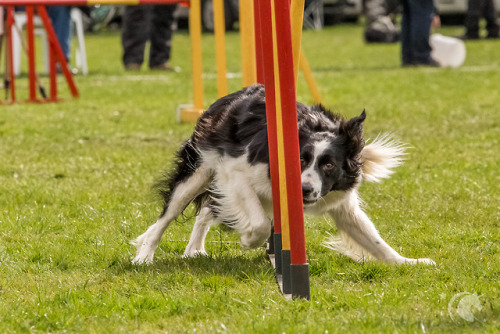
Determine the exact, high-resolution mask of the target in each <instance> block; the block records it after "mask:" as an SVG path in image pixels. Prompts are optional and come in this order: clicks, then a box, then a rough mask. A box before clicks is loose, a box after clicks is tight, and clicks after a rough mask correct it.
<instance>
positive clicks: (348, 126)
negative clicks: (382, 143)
mask: <svg viewBox="0 0 500 334" xmlns="http://www.w3.org/2000/svg"><path fill="white" fill-rule="evenodd" d="M365 119H366V112H365V111H364V110H363V112H362V113H361V115H359V116H356V117H354V118H351V119H350V120H348V121H347V122H342V123H341V124H340V127H339V135H341V136H344V137H345V139H346V143H347V149H348V155H349V156H351V157H352V158H354V157H355V156H357V155H358V154H359V153H360V152H361V150H362V149H363V147H364V146H365V142H364V140H363V122H364V121H365Z"/></svg>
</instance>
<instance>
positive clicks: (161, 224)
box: [133, 85, 434, 264]
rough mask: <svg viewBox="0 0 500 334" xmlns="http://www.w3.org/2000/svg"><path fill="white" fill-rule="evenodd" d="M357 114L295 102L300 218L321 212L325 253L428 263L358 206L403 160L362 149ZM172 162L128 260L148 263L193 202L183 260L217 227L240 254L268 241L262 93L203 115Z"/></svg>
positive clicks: (220, 103) (385, 142) (390, 147)
mask: <svg viewBox="0 0 500 334" xmlns="http://www.w3.org/2000/svg"><path fill="white" fill-rule="evenodd" d="M365 116H366V115H365V112H364V111H363V113H362V114H361V115H360V116H358V117H354V118H352V119H350V120H345V119H344V118H343V117H342V116H340V115H335V114H332V113H330V112H329V111H327V110H325V109H324V108H323V107H322V106H312V107H308V106H305V105H303V104H301V103H297V117H298V126H299V143H300V156H301V165H302V166H301V168H302V192H303V202H304V211H305V213H306V214H313V215H323V214H325V213H328V214H329V215H330V216H331V217H332V218H333V220H334V221H335V223H336V225H337V228H338V231H339V237H338V238H332V239H331V240H330V241H328V242H327V246H328V247H330V248H332V249H335V250H337V251H339V252H341V253H343V254H345V255H347V256H349V257H351V258H353V259H355V260H361V259H366V258H370V257H374V258H376V259H379V260H381V261H384V262H389V263H411V264H415V263H424V264H434V261H432V260H430V259H425V258H422V259H409V258H405V257H403V256H401V255H399V254H398V252H396V251H395V250H394V249H392V248H391V247H390V246H389V245H388V244H387V243H386V242H385V241H384V240H382V238H381V237H380V236H379V234H378V232H377V230H376V229H375V226H374V225H373V223H372V222H371V221H370V219H369V218H368V216H367V215H366V214H365V213H364V212H363V210H362V209H361V207H360V200H359V198H358V192H357V189H358V187H359V185H360V183H361V181H362V180H366V181H375V182H378V181H380V179H382V178H386V177H388V176H389V175H390V174H391V173H392V169H393V168H394V167H396V166H398V165H399V164H400V163H401V160H402V159H401V157H402V155H403V154H404V147H402V146H401V145H400V144H398V143H396V142H394V141H392V140H389V139H387V138H386V137H378V138H377V139H375V140H374V141H373V142H371V143H370V144H368V145H366V146H365V143H364V140H363V136H362V124H363V121H364V120H365ZM177 158H178V159H177V166H176V168H174V170H173V171H172V172H171V173H170V175H169V176H167V177H166V178H165V180H164V181H162V182H161V183H160V188H161V193H162V195H163V198H164V208H163V212H162V214H161V215H160V218H159V219H158V221H157V222H156V223H155V224H153V225H152V226H150V227H149V228H148V230H147V231H146V232H145V233H144V234H142V235H141V236H139V237H138V238H137V239H136V240H135V241H134V244H135V245H136V247H137V254H136V256H135V258H134V259H133V262H134V263H136V264H139V263H152V261H153V255H154V252H155V249H156V247H157V246H158V243H159V242H160V239H161V236H162V234H163V232H164V231H165V229H166V228H167V227H168V226H169V224H170V222H172V221H173V220H174V219H176V218H177V216H179V215H180V214H181V213H182V211H183V210H184V209H185V208H186V206H187V205H188V204H189V203H191V202H194V203H195V204H196V206H197V209H198V210H199V214H198V216H197V218H196V222H195V224H194V228H193V232H192V234H191V239H190V241H189V244H188V245H187V247H186V251H185V253H184V256H185V257H192V256H196V255H206V252H205V246H204V241H205V237H206V235H207V233H208V230H209V228H210V226H211V225H213V224H215V223H222V224H225V225H228V226H230V227H231V228H233V229H235V230H236V231H238V232H239V233H240V234H241V246H242V247H243V248H255V247H259V246H261V245H262V244H263V243H264V242H265V241H266V240H267V239H268V238H269V236H270V233H271V218H272V196H271V183H270V177H269V154H268V143H267V128H266V114H265V96H264V87H263V86H261V85H253V86H250V87H247V88H244V89H243V90H241V91H239V92H236V93H233V94H230V95H228V96H226V97H223V98H221V99H219V100H217V101H216V102H215V103H214V104H213V105H212V106H210V108H209V109H208V110H207V111H206V112H205V113H204V114H203V115H202V116H201V118H200V119H199V121H198V123H197V124H196V128H195V130H194V133H193V135H192V136H191V138H189V139H188V140H187V141H185V142H184V144H183V145H182V147H181V148H180V150H179V151H178V156H177Z"/></svg>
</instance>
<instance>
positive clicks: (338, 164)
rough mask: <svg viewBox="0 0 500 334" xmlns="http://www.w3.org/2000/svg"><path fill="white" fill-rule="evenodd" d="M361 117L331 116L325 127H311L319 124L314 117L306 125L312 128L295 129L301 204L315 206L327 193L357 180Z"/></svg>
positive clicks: (361, 126)
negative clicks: (296, 132) (299, 165)
mask: <svg viewBox="0 0 500 334" xmlns="http://www.w3.org/2000/svg"><path fill="white" fill-rule="evenodd" d="M365 118H366V114H365V112H364V111H363V112H362V113H361V115H360V116H357V117H354V118H352V119H350V120H347V121H346V120H344V119H342V118H340V117H338V116H334V117H333V118H330V119H329V121H328V122H327V123H328V125H327V126H319V125H318V124H315V125H314V124H313V123H316V122H321V121H322V120H321V118H319V119H316V118H314V119H313V120H312V121H310V122H309V124H308V125H311V124H313V126H307V124H304V125H305V126H302V127H300V128H299V139H300V161H301V170H302V196H303V201H304V204H305V205H312V204H314V203H316V202H317V201H318V200H319V199H320V198H321V197H323V196H325V195H326V194H328V193H329V192H330V191H346V190H349V189H352V188H353V187H355V185H356V184H357V183H358V182H359V181H360V177H359V176H360V174H361V166H362V161H361V151H362V150H363V147H364V140H363V121H364V120H365ZM323 120H324V119H323ZM330 121H332V122H330Z"/></svg>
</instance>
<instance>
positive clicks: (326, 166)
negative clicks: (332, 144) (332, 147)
mask: <svg viewBox="0 0 500 334" xmlns="http://www.w3.org/2000/svg"><path fill="white" fill-rule="evenodd" d="M334 168H335V165H334V164H332V163H331V162H328V163H326V164H324V165H323V169H324V170H327V171H329V170H332V169H334Z"/></svg>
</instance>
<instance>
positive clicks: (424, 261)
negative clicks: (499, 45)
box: [416, 258, 436, 266]
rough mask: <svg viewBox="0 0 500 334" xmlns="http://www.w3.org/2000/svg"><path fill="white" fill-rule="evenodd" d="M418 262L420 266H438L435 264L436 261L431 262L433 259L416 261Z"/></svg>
mask: <svg viewBox="0 0 500 334" xmlns="http://www.w3.org/2000/svg"><path fill="white" fill-rule="evenodd" d="M416 260H417V263H418V264H427V265H430V266H435V265H436V262H434V260H431V259H427V258H421V259H416Z"/></svg>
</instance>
